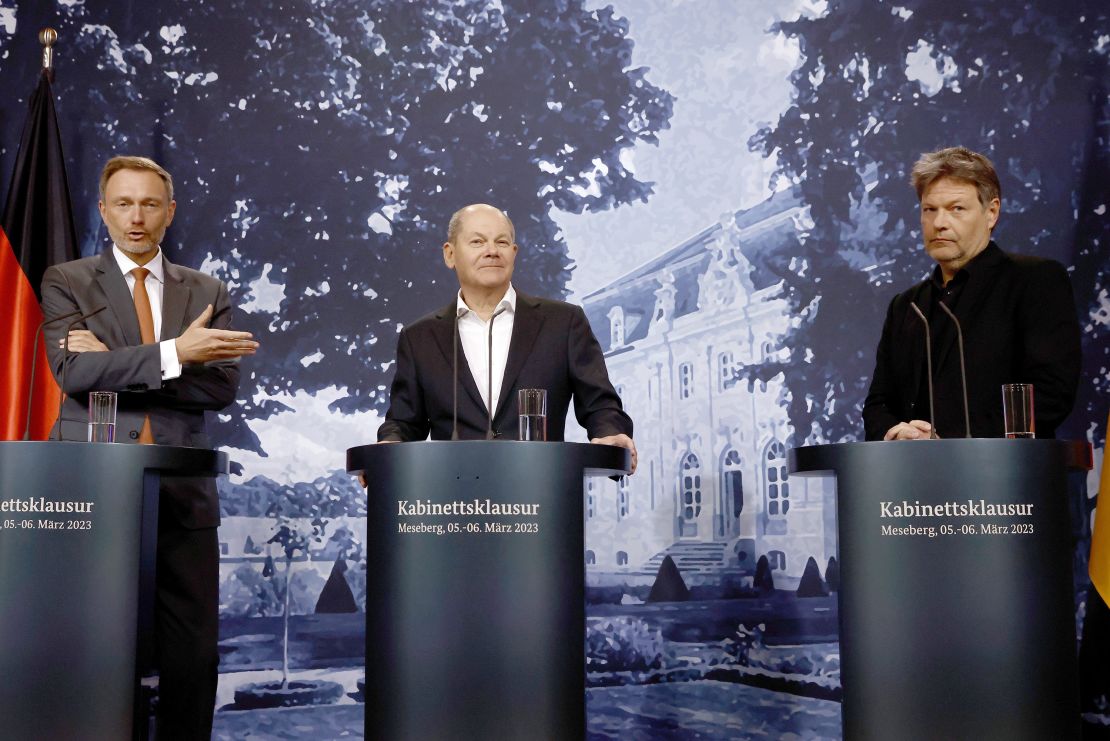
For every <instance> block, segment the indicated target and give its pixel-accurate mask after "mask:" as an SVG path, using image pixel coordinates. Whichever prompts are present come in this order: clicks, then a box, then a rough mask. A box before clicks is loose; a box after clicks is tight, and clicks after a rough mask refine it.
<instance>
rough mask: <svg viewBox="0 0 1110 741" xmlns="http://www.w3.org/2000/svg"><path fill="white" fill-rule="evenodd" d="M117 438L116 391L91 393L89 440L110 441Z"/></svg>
mask: <svg viewBox="0 0 1110 741" xmlns="http://www.w3.org/2000/svg"><path fill="white" fill-rule="evenodd" d="M115 439H116V392H115V391H92V392H90V393H89V442H90V443H110V442H114V441H115Z"/></svg>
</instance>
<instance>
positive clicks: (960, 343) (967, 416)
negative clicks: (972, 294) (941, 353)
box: [937, 301, 971, 437]
mask: <svg viewBox="0 0 1110 741" xmlns="http://www.w3.org/2000/svg"><path fill="white" fill-rule="evenodd" d="M937 303H938V304H939V305H940V308H942V309H944V313H945V314H947V315H948V316H949V318H951V319H952V323H953V324H955V325H956V346H957V347H959V349H960V386H961V389H962V390H963V393H964V437H971V413H970V412H969V411H968V406H967V369H966V368H965V367H964V331H963V329H962V328H961V327H960V320H959V319H957V318H956V315H955V314H953V313H952V310H951V309H949V308H948V307H947V306H945V304H944V302H943V301H938V302H937Z"/></svg>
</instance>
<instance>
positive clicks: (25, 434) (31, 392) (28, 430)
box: [23, 309, 81, 441]
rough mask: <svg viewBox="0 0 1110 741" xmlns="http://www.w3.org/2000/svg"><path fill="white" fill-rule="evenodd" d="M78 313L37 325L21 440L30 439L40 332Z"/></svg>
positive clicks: (45, 320) (79, 311)
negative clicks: (47, 326) (49, 325)
mask: <svg viewBox="0 0 1110 741" xmlns="http://www.w3.org/2000/svg"><path fill="white" fill-rule="evenodd" d="M80 313H81V310H80V309H77V310H76V311H71V312H69V313H68V314H62V315H61V316H56V317H54V318H53V319H43V320H42V321H41V322H40V323H39V326H38V329H36V330H35V342H34V344H33V345H32V349H31V383H30V386H29V387H28V389H27V413H26V414H25V415H24V416H25V418H26V420H27V422H26V424H25V425H24V427H23V439H24V440H25V441H26V440H30V439H31V402H32V400H33V399H34V398H35V368H36V366H37V365H38V359H39V337H41V336H42V330H43V329H44V328H45V327H46V325H48V324H53V323H54V322H60V321H62V320H63V319H69V318H70V317H73V316H77V315H78V314H80Z"/></svg>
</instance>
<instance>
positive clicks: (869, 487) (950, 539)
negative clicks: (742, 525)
mask: <svg viewBox="0 0 1110 741" xmlns="http://www.w3.org/2000/svg"><path fill="white" fill-rule="evenodd" d="M788 462H789V466H790V472H791V473H792V474H795V475H797V474H803V475H804V474H814V473H822V472H830V473H835V474H836V478H837V503H838V507H837V517H838V520H839V522H838V527H839V534H840V535H839V546H840V580H841V587H840V651H841V681H842V684H843V724H844V737H845V738H847V739H863V738H868V739H870V738H874V739H892V738H897V739H939V738H944V739H994V738H997V739H1007V740H1008V741H1013V740H1016V739H1068V738H1078V737H1079V734H1080V729H1079V722H1080V716H1079V697H1078V673H1077V666H1076V642H1075V615H1074V612H1075V602H1074V597H1073V589H1072V569H1071V560H1072V545H1073V544H1072V542H1071V527H1070V521H1069V508H1068V500H1067V492H1066V478H1067V472H1068V471H1069V470H1077V469H1089V468H1090V467H1091V450H1090V446H1089V445H1087V444H1086V443H1071V442H1063V441H1057V440H1005V439H967V440H929V441H900V442H871V443H846V444H839V445H821V446H813V447H803V448H798V449H797V450H793V451H790V453H789V461H788Z"/></svg>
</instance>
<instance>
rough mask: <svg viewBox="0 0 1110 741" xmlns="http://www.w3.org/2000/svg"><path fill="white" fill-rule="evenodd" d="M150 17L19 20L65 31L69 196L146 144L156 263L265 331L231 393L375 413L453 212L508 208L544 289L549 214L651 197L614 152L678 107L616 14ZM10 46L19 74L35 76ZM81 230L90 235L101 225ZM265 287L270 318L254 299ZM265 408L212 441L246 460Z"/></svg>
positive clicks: (156, 12) (65, 11) (236, 9)
mask: <svg viewBox="0 0 1110 741" xmlns="http://www.w3.org/2000/svg"><path fill="white" fill-rule="evenodd" d="M146 9H147V11H148V12H145V13H144V14H133V13H130V12H129V11H128V9H127V8H126V6H121V7H119V8H117V7H97V8H92V7H91V4H89V5H86V4H73V5H67V6H65V7H64V8H62V9H58V10H54V9H51V12H50V13H49V14H47V13H45V12H44V11H40V10H35V9H28V10H26V11H24V10H23V9H20V11H19V23H20V24H21V26H20V28H21V30H22V29H23V28H25V27H26V26H30V27H32V28H37V27H38V26H39V25H45V24H47V23H50V24H53V25H56V26H58V27H59V28H60V31H61V34H62V38H63V39H77V41H76V42H71V43H70V45H69V46H67V47H66V50H65V51H66V56H67V61H66V65H67V68H68V69H67V72H66V74H64V75H59V81H60V88H61V89H60V90H59V93H58V96H59V99H60V100H61V101H62V103H60V106H59V107H60V108H62V109H63V110H64V111H65V113H63V115H68V118H69V122H68V125H66V126H65V129H66V131H67V133H68V134H69V135H70V137H71V138H74V137H77V136H78V132H80V135H79V136H80V142H81V143H80V146H78V147H70V149H69V151H70V153H71V157H73V153H74V152H77V156H76V157H73V158H74V159H75V160H78V161H77V162H76V163H75V164H74V165H71V171H70V172H71V182H74V183H79V186H78V187H83V188H84V193H83V194H81V196H80V197H77V198H75V201H76V202H79V203H86V204H87V203H93V204H95V198H96V194H95V190H94V189H95V174H94V175H91V176H90V175H89V173H88V172H83V171H82V165H83V164H84V165H86V166H87V168H88V169H90V170H92V169H93V168H95V167H97V166H98V164H99V163H100V160H101V159H103V158H104V156H105V153H107V152H115V151H122V150H132V151H148V152H151V153H152V154H153V156H155V157H156V158H159V159H161V160H163V161H164V162H165V163H166V164H167V166H168V168H169V169H170V170H171V171H172V172H173V173H174V174H175V177H176V179H177V182H178V205H179V208H178V212H177V220H176V222H175V224H174V226H173V228H172V231H171V233H170V237H169V239H168V242H169V244H170V245H171V247H170V248H169V252H170V254H171V256H173V257H175V258H177V259H180V260H181V261H182V262H184V263H186V264H190V265H200V264H201V263H203V262H205V261H206V260H207V267H208V269H212V270H214V271H215V272H216V273H217V274H219V275H220V276H221V277H224V278H226V279H228V280H229V281H230V282H231V283H232V292H233V296H232V297H233V300H234V301H235V302H236V303H237V304H238V305H239V306H242V307H245V309H246V312H247V313H246V314H245V315H243V316H242V321H240V322H239V325H240V327H241V328H243V329H247V330H250V331H252V332H255V333H256V334H258V335H261V336H262V337H263V339H264V342H263V347H262V350H261V352H260V353H259V355H258V356H256V357H255V358H254V359H253V360H252V362H251V363H250V365H249V367H250V369H251V371H250V372H251V378H249V379H247V378H244V380H243V384H244V387H246V388H254V387H258V388H260V389H261V390H263V391H266V392H269V393H275V392H280V391H296V390H301V389H303V390H307V391H310V392H315V391H318V390H320V389H323V388H326V387H329V386H332V385H336V386H338V387H340V388H345V389H346V390H347V396H346V397H343V398H341V399H339V400H338V401H337V402H335V404H334V407H335V408H336V409H338V410H341V411H343V412H351V411H354V410H365V409H371V408H379V409H380V408H383V407H384V405H385V401H386V398H385V396H386V394H385V390H386V388H387V384H388V382H389V378H390V376H391V372H392V369H391V368H390V367H389V365H388V364H389V361H390V360H391V359H392V354H393V350H394V338H395V336H396V332H397V330H398V328H399V326H400V325H401V324H403V323H405V322H408V321H411V320H413V319H415V318H416V317H418V316H420V315H422V314H424V313H427V312H429V311H431V310H433V309H435V308H437V307H438V306H440V305H442V304H444V303H446V302H447V301H448V300H450V296H451V294H452V292H453V291H454V289H455V284H454V276H453V275H451V274H450V273H449V272H448V271H447V270H446V268H444V267H443V266H442V262H441V258H440V245H441V244H442V242H443V240H444V233H445V231H446V224H447V221H448V217H449V216H450V214H451V213H452V212H453V211H454V210H455V209H456V208H458V207H459V206H461V205H464V204H466V203H468V202H472V201H488V202H491V203H495V204H498V205H500V206H502V207H503V208H505V209H506V210H507V211H508V212H509V213H510V215H511V216H512V217H513V220H514V222H515V223H516V227H517V237H518V242H519V243H520V245H521V254H520V257H519V258H518V267H517V274H516V277H515V282H516V284H517V285H519V287H520V288H521V289H522V290H525V291H527V292H535V293H539V294H541V295H548V296H559V295H562V294H563V293H564V291H565V285H566V282H567V280H568V278H569V275H570V265H569V261H568V258H567V251H566V245H565V243H564V242H563V240H562V236H561V234H560V233H559V231H558V228H557V226H556V224H555V222H554V221H552V220H551V218H550V217H549V216H548V213H549V211H550V210H551V209H552V208H558V209H561V210H564V211H572V212H581V211H582V210H584V209H590V210H604V209H608V208H612V207H614V206H615V205H618V204H621V203H627V202H631V201H635V200H646V199H647V198H648V196H649V195H650V194H651V192H652V187H651V184H650V183H646V182H641V181H639V180H637V179H636V177H635V175H634V174H633V173H632V172H630V171H629V170H628V169H627V168H625V167H624V165H622V164H621V161H620V153H621V152H622V151H623V150H624V149H625V148H627V147H630V146H632V145H634V144H636V143H639V142H653V143H654V142H655V141H656V137H655V134H656V132H657V131H659V130H660V129H662V128H666V127H667V125H668V121H669V118H670V114H671V108H672V103H673V99H672V97H671V96H670V94H668V93H667V92H666V91H664V90H661V89H659V88H657V87H655V86H653V85H652V84H651V83H649V82H648V81H647V79H646V73H647V70H646V69H643V68H633V67H632V66H631V52H632V40H631V39H630V38H629V36H628V33H629V29H628V25H627V22H626V21H624V20H622V19H619V18H616V17H615V16H614V15H613V12H612V10H611V9H609V8H602V9H599V10H587V9H586V8H585V7H584V3H583V0H560V1H559V2H550V3H532V2H527V1H526V0H506V1H505V2H503V3H501V4H500V9H499V8H498V6H496V5H492V4H489V3H486V2H484V0H458V1H457V2H456V1H454V0H426V1H424V2H414V3H397V2H392V1H390V0H376V1H374V0H371V1H370V2H367V1H366V0H336V1H335V2H332V3H326V4H321V3H316V2H310V0H293V2H292V3H284V4H283V5H282V6H281V7H278V6H275V7H274V8H273V9H272V11H261V12H260V11H259V10H258V8H257V6H256V5H254V4H250V3H247V2H245V0H227V1H225V2H220V3H199V2H195V0H189V1H188V2H186V1H185V0H161V1H160V2H154V3H151V4H150V5H149V6H147V8H146ZM36 14H37V15H36ZM32 37H33V35H32ZM20 38H21V43H24V42H25V41H26V39H23V37H22V36H21V37H20ZM0 43H2V42H0ZM9 43H14V42H11V41H10V40H9ZM24 47H25V50H23V51H20V55H21V58H22V57H25V56H27V55H28V54H32V57H31V58H32V59H33V60H35V62H37V58H36V57H34V56H33V53H32V52H30V51H28V50H26V47H27V44H24ZM18 69H19V65H15V64H9V63H6V62H3V61H0V79H2V80H3V81H4V89H17V86H16V85H14V84H9V83H11V82H12V77H13V76H14V75H15V74H16V72H17V71H18ZM74 70H80V72H79V73H75V72H74ZM23 74H26V72H25V71H24V73H23ZM29 87H30V86H29V84H28V89H29ZM69 101H78V102H75V103H70V102H69ZM66 109H68V110H66ZM78 119H80V120H81V123H78ZM75 171H76V172H75ZM76 195H77V194H75V196H76ZM82 219H83V223H84V226H85V227H86V230H89V229H94V228H95V227H96V223H97V222H96V219H95V211H88V210H86V212H84V213H83V214H78V220H79V222H81V221H82ZM101 239H102V237H101ZM264 275H265V276H266V280H265V281H261V283H264V284H266V283H272V284H276V285H274V286H273V287H272V288H271V289H270V293H269V295H270V296H274V295H280V297H281V298H280V304H278V303H277V302H276V300H274V299H273V298H271V299H265V298H264V297H265V295H266V294H265V292H263V291H261V290H260V288H259V286H258V285H255V286H254V288H253V289H252V284H256V282H258V281H260V279H261V278H262V277H263V276H264ZM255 300H257V301H258V302H257V303H254V301H255ZM241 396H243V397H249V396H250V395H249V394H243V395H241ZM281 408H282V405H281V404H279V403H276V402H273V401H264V402H262V403H260V404H256V403H254V402H253V401H252V400H251V399H249V398H241V399H240V401H239V402H238V406H237V408H236V409H235V411H234V413H233V414H232V415H231V420H230V421H227V420H223V421H222V424H223V425H224V427H223V429H221V430H220V431H219V432H218V435H219V437H220V439H221V440H223V441H224V442H225V443H229V444H232V445H235V446H237V447H243V448H248V449H257V448H258V440H257V439H256V438H255V437H254V436H253V435H252V434H251V433H250V431H249V430H248V429H247V428H246V426H245V425H244V424H242V422H243V420H244V418H254V417H267V416H269V415H271V414H273V413H274V412H276V411H278V410H280V409H281Z"/></svg>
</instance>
